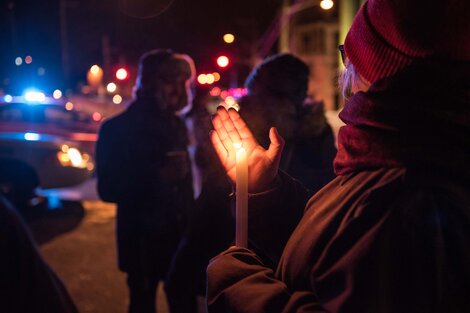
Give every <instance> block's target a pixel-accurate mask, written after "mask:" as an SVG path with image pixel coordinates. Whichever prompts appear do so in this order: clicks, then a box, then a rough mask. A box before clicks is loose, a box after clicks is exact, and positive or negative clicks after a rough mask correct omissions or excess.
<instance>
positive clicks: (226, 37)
mask: <svg viewBox="0 0 470 313" xmlns="http://www.w3.org/2000/svg"><path fill="white" fill-rule="evenodd" d="M224 41H225V42H226V43H232V42H234V41H235V36H234V35H233V34H225V35H224Z"/></svg>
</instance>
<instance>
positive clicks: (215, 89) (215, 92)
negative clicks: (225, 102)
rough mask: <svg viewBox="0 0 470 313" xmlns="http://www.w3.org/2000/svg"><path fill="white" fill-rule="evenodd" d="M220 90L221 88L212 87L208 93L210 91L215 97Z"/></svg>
mask: <svg viewBox="0 0 470 313" xmlns="http://www.w3.org/2000/svg"><path fill="white" fill-rule="evenodd" d="M220 92H221V90H220V88H219V87H214V88H212V89H211V91H210V92H209V93H210V95H211V96H213V97H217V96H219V95H220Z"/></svg>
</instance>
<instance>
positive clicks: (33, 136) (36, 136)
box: [24, 133, 41, 141]
mask: <svg viewBox="0 0 470 313" xmlns="http://www.w3.org/2000/svg"><path fill="white" fill-rule="evenodd" d="M24 139H25V140H28V141H38V140H39V139H41V136H40V135H39V134H38V133H25V134H24Z"/></svg>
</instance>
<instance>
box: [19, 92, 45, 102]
mask: <svg viewBox="0 0 470 313" xmlns="http://www.w3.org/2000/svg"><path fill="white" fill-rule="evenodd" d="M24 98H25V100H26V101H28V102H43V101H44V100H46V95H45V94H44V93H43V92H40V91H27V92H25V94H24Z"/></svg>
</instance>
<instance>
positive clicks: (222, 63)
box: [217, 55, 230, 67]
mask: <svg viewBox="0 0 470 313" xmlns="http://www.w3.org/2000/svg"><path fill="white" fill-rule="evenodd" d="M229 63H230V61H229V59H228V58H227V57H226V56H225V55H221V56H220V57H218V58H217V65H218V66H220V67H227V66H228V64H229Z"/></svg>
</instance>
